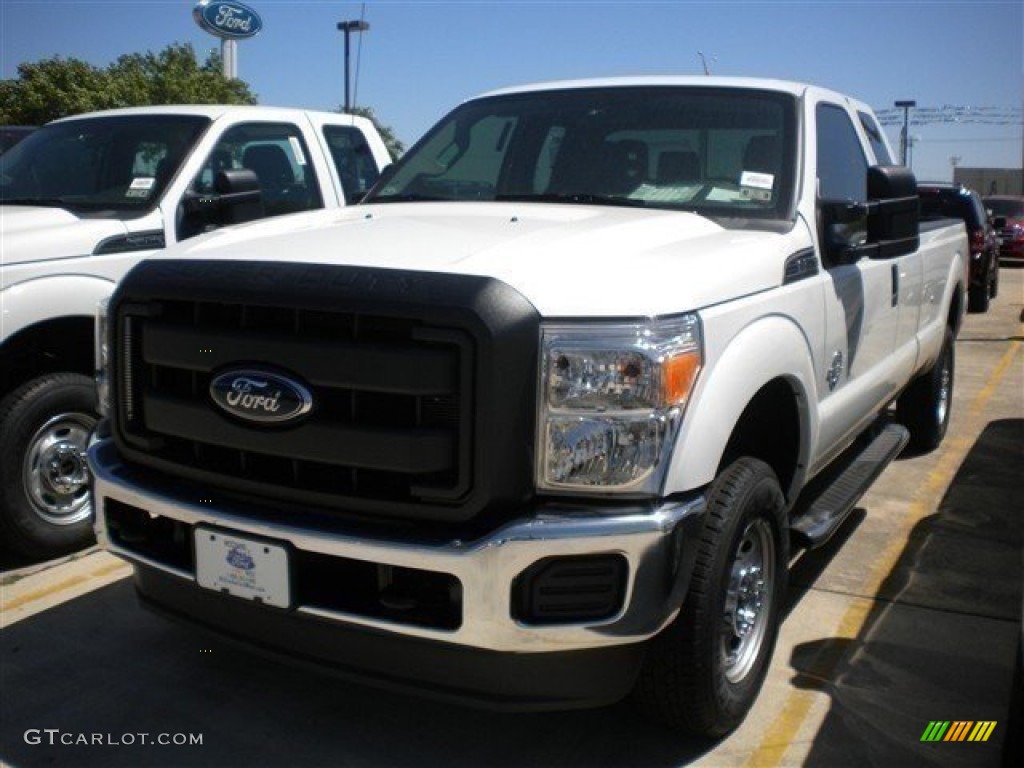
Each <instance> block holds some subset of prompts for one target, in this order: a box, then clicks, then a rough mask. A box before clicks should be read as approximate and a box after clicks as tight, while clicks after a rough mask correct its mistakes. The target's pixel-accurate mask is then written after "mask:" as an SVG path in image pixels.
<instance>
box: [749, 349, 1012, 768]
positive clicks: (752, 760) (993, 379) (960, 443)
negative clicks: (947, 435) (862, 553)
mask: <svg viewBox="0 0 1024 768" xmlns="http://www.w3.org/2000/svg"><path fill="white" fill-rule="evenodd" d="M1020 346H1021V343H1020V342H1019V341H1013V342H1011V343H1010V346H1009V348H1008V349H1007V350H1006V352H1005V353H1004V354H1003V356H1002V357H1001V358H1000V359H999V362H998V363H996V366H995V368H993V369H992V373H991V374H990V375H989V378H988V381H987V382H986V383H985V386H984V387H983V388H982V390H981V391H980V392H979V393H978V394H977V395H976V396H975V398H974V400H973V401H972V403H971V407H970V409H969V411H968V423H970V422H973V421H974V420H975V419H976V418H977V417H979V416H980V415H981V414H982V412H983V411H984V409H985V406H986V405H988V401H989V400H990V399H991V398H992V395H993V394H994V393H995V391H996V388H997V387H998V386H999V383H1000V382H1001V381H1002V379H1003V377H1004V376H1005V375H1006V372H1007V371H1008V370H1009V368H1010V365H1011V364H1012V363H1013V360H1014V358H1015V357H1016V356H1017V352H1018V351H1019V350H1020ZM972 445H973V441H971V440H968V439H965V438H960V439H955V440H950V441H947V442H946V443H945V445H944V446H943V447H944V450H943V453H942V456H941V458H940V459H939V462H938V464H936V466H935V468H934V469H932V471H931V472H929V473H928V476H927V478H926V480H925V483H924V485H923V486H922V487H921V489H920V490H919V491H918V494H917V496H916V497H915V499H914V501H913V502H912V503H911V505H910V508H909V509H908V514H907V515H906V516H905V517H904V519H903V524H902V526H901V530H900V532H899V535H897V536H893V537H892V539H891V540H890V543H889V545H888V546H887V547H886V548H885V549H884V550H883V551H882V554H881V555H880V556H879V557H877V558H876V559H875V560H874V562H873V563H872V565H871V569H870V570H869V572H868V578H867V580H866V581H867V589H868V590H870V591H867V592H865V594H871V595H874V594H877V593H878V588H879V587H880V586H881V584H882V582H883V581H884V580H885V578H886V576H887V575H888V573H889V572H890V571H892V569H893V567H894V566H895V565H896V562H897V560H898V559H899V555H900V552H902V551H903V547H904V546H905V544H906V540H907V537H908V536H909V534H910V531H911V529H912V528H913V527H914V526H915V525H916V524H917V523H918V522H920V520H921V519H922V518H924V517H925V516H927V515H928V514H931V512H932V511H933V510H932V508H931V504H930V503H929V502H928V501H927V499H930V498H934V496H935V495H936V494H937V493H938V492H939V491H941V490H942V488H943V486H944V485H945V483H946V482H947V481H948V478H949V477H950V476H951V475H952V473H953V472H954V471H955V470H956V469H957V467H959V466H960V465H961V464H962V463H963V461H964V459H965V458H966V457H967V453H968V451H969V450H970V448H971V446H972ZM872 607H873V602H872V601H870V600H856V601H855V602H854V603H853V604H852V605H851V606H850V607H849V608H848V609H847V610H846V612H845V613H844V614H843V617H842V618H841V619H840V621H839V627H838V630H837V636H838V637H846V638H853V637H857V635H859V634H860V632H861V630H862V629H863V627H864V622H865V620H866V619H867V617H868V614H869V613H870V612H871V608H872ZM839 663H840V661H839V659H835V660H833V661H832V662H830V663H829V667H830V668H829V669H827V670H825V671H824V674H823V675H822V676H823V677H831V676H832V673H834V671H835V667H836V666H838V664H839ZM815 698H816V694H815V692H812V691H806V690H800V689H796V688H794V689H791V690H790V691H789V693H788V694H787V695H786V700H785V701H784V702H783V705H782V711H781V712H779V714H778V716H776V718H775V720H773V721H772V723H771V725H770V726H769V727H768V729H767V730H766V731H765V734H764V736H763V737H762V738H761V743H760V744H758V746H757V749H756V750H754V752H753V753H751V755H750V757H749V758H748V759H747V761H746V765H747V766H766V765H777V764H778V763H779V762H780V761H781V760H782V757H783V755H784V753H785V752H786V750H787V749H788V748H789V746H790V744H791V743H792V742H793V740H794V737H795V736H796V734H797V733H798V732H799V730H800V728H801V727H802V726H803V724H804V721H805V720H806V719H807V715H808V713H809V712H810V710H811V707H812V705H813V704H814V701H815Z"/></svg>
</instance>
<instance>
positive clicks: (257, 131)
mask: <svg viewBox="0 0 1024 768" xmlns="http://www.w3.org/2000/svg"><path fill="white" fill-rule="evenodd" d="M308 158H309V153H308V150H307V148H306V143H305V141H303V139H302V133H301V131H299V129H298V128H297V127H296V126H294V125H291V124H288V123H243V124H241V125H236V126H235V127H233V128H230V129H229V130H228V131H227V132H225V134H224V135H223V136H222V137H221V139H220V141H218V142H217V145H216V146H215V147H214V148H213V151H212V152H210V156H209V157H208V158H207V159H206V163H205V164H204V165H203V168H202V170H201V171H200V172H199V175H198V176H196V178H195V180H194V181H193V182H192V191H193V192H196V193H198V194H200V195H202V194H204V193H208V192H212V191H213V179H214V176H215V175H216V173H217V171H221V170H226V169H232V168H248V169H249V170H251V171H253V172H254V173H255V174H256V176H257V177H258V178H259V180H260V192H261V193H262V200H263V210H264V213H265V214H266V215H267V216H280V215H281V214H285V213H296V212H298V211H307V210H311V209H313V208H322V207H323V200H322V198H321V197H320V187H319V186H318V185H317V181H316V174H315V173H314V171H313V166H312V164H311V163H310V162H309V159H308Z"/></svg>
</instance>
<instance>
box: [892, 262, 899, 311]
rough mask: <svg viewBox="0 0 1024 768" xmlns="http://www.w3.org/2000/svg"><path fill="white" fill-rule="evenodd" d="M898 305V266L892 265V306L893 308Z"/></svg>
mask: <svg viewBox="0 0 1024 768" xmlns="http://www.w3.org/2000/svg"><path fill="white" fill-rule="evenodd" d="M899 303H900V267H899V264H893V265H892V304H891V306H893V307H895V306H897V305H898V304H899Z"/></svg>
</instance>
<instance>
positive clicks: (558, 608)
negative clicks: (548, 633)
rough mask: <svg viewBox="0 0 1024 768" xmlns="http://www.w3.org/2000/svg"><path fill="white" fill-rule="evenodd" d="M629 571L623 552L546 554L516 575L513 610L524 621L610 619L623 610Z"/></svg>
mask: <svg viewBox="0 0 1024 768" xmlns="http://www.w3.org/2000/svg"><path fill="white" fill-rule="evenodd" d="M628 571H629V567H628V565H627V563H626V558H624V557H623V556H622V555H580V556H575V557H549V558H545V559H544V560H541V561H539V562H537V563H534V564H533V565H532V566H530V567H529V568H528V569H527V570H526V571H525V572H524V573H522V574H520V575H519V577H518V578H517V579H516V583H515V585H514V587H513V597H512V600H513V603H512V614H513V615H514V616H515V617H516V618H517V619H518V620H519V621H521V622H523V623H524V624H572V623H577V622H582V621H600V620H601V619H610V618H611V617H613V616H615V615H616V614H617V613H619V611H621V610H622V606H623V603H624V602H625V596H626V577H627V574H628Z"/></svg>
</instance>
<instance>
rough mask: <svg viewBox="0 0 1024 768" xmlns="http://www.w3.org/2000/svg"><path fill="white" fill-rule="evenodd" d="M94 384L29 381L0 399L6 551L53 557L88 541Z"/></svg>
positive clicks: (1, 527) (69, 379) (0, 494)
mask: <svg viewBox="0 0 1024 768" xmlns="http://www.w3.org/2000/svg"><path fill="white" fill-rule="evenodd" d="M95 411H96V395H95V387H94V385H93V382H92V380H91V379H89V378H88V377H86V376H80V375H78V374H75V373H59V374H51V375H48V376H42V377H40V378H37V379H33V380H32V381H29V382H28V383H26V384H24V385H23V386H21V387H19V388H18V389H16V390H14V391H13V392H11V393H10V394H9V395H7V397H5V398H4V399H3V401H2V402H0V434H2V435H3V441H2V444H0V531H2V533H3V543H4V546H5V548H6V549H9V550H11V551H13V552H16V553H18V554H22V555H27V556H29V557H39V558H43V557H53V556H56V555H60V554H64V553H66V552H71V551H73V550H75V549H81V548H82V547H84V546H86V545H87V544H88V543H89V541H90V540H91V539H92V535H93V534H92V502H91V500H90V496H89V473H88V469H87V468H86V464H85V449H86V442H87V440H88V438H89V433H90V432H91V431H92V429H93V427H94V426H95V425H96V414H95Z"/></svg>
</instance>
